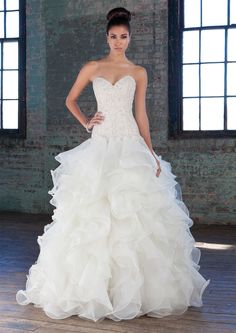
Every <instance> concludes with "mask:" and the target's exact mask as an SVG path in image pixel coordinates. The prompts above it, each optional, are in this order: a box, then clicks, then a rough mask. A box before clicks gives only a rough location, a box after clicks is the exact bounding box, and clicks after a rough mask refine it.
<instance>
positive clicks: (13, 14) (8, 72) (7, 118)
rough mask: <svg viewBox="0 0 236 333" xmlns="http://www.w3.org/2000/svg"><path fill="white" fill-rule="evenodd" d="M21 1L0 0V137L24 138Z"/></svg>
mask: <svg viewBox="0 0 236 333" xmlns="http://www.w3.org/2000/svg"><path fill="white" fill-rule="evenodd" d="M25 52H26V50H25V1H21V0H0V56H1V59H0V83H1V87H0V136H6V137H25V128H26V124H25V107H26V106H25V76H26V75H25Z"/></svg>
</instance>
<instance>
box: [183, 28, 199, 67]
mask: <svg viewBox="0 0 236 333" xmlns="http://www.w3.org/2000/svg"><path fill="white" fill-rule="evenodd" d="M183 62H184V63H185V62H199V32H198V31H184V32H183Z"/></svg>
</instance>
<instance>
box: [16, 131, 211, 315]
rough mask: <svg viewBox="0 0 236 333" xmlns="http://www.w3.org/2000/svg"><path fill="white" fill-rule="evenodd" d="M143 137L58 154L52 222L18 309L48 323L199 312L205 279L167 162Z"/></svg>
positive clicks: (95, 140) (95, 141) (91, 143)
mask: <svg viewBox="0 0 236 333" xmlns="http://www.w3.org/2000/svg"><path fill="white" fill-rule="evenodd" d="M155 156H156V158H157V159H158V160H159V161H160V165H161V169H162V171H161V174H160V176H159V177H157V176H156V169H157V164H156V161H155V158H154V157H153V155H152V154H151V152H150V151H149V149H148V147H147V145H146V143H145V141H144V140H143V138H142V137H141V136H133V137H130V136H127V137H126V136H124V137H110V138H109V139H108V138H106V137H102V136H100V137H99V136H97V137H91V138H90V139H88V140H86V141H84V142H83V143H82V144H80V145H79V146H76V147H75V148H73V149H71V150H68V151H65V152H62V153H60V154H58V155H57V156H56V157H55V159H56V160H57V161H58V162H59V163H60V165H59V166H58V167H57V168H56V169H55V170H51V175H52V180H53V188H52V189H51V190H50V191H49V192H48V193H49V194H51V195H52V199H51V200H50V203H51V204H52V205H53V206H55V207H56V208H55V209H54V211H53V215H52V219H53V221H52V223H50V224H48V225H46V226H45V228H44V233H43V235H41V236H38V244H39V247H40V254H39V257H38V259H37V261H36V262H35V263H34V264H33V265H32V266H31V268H30V270H29V274H28V275H27V282H26V288H25V290H19V291H18V292H17V294H16V300H17V302H18V303H19V304H22V305H26V304H29V303H33V304H34V306H36V307H41V308H43V310H44V311H45V313H46V314H47V315H48V316H49V317H50V318H53V319H63V318H66V317H69V316H71V315H78V316H79V317H81V318H86V319H89V320H93V321H98V320H102V319H104V318H105V317H107V318H110V319H113V320H115V321H119V320H122V319H131V318H134V317H138V316H141V315H144V314H147V315H149V316H152V317H158V318H161V317H164V316H167V315H171V314H175V315H180V314H182V313H184V312H185V311H186V310H187V308H188V307H189V306H197V307H199V306H202V305H203V303H202V295H203V292H204V290H205V288H206V287H207V285H208V284H209V282H210V280H207V281H206V280H205V278H204V277H203V276H202V275H201V274H200V273H199V268H200V266H199V260H200V255H201V252H200V250H199V249H198V248H196V247H195V240H194V238H193V236H192V234H191V232H190V227H191V226H192V225H193V221H192V219H191V218H190V217H189V212H188V209H187V207H186V206H185V204H184V202H183V201H182V196H181V187H180V185H179V183H178V182H177V181H176V180H175V178H176V176H175V175H174V174H173V173H172V171H171V165H170V163H168V162H166V161H164V160H163V159H162V157H161V156H158V155H156V154H155Z"/></svg>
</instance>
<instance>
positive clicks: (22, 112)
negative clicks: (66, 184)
mask: <svg viewBox="0 0 236 333" xmlns="http://www.w3.org/2000/svg"><path fill="white" fill-rule="evenodd" d="M4 5H5V7H4V8H5V9H6V0H4ZM4 13H6V10H4ZM5 29H6V21H5V26H4V30H5ZM0 41H1V42H4V41H18V50H19V53H18V64H19V65H18V128H12V129H11V128H2V115H3V113H2V103H1V101H2V100H0V112H1V117H0V120H1V126H0V137H8V138H26V2H25V0H19V37H7V38H0ZM2 53H3V48H1V61H2V63H3V57H2V55H3V54H2ZM1 71H3V66H1ZM2 78H3V75H1V89H2V87H3V86H2ZM1 96H2V94H1Z"/></svg>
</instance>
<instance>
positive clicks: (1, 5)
mask: <svg viewBox="0 0 236 333" xmlns="http://www.w3.org/2000/svg"><path fill="white" fill-rule="evenodd" d="M0 10H4V0H0Z"/></svg>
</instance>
